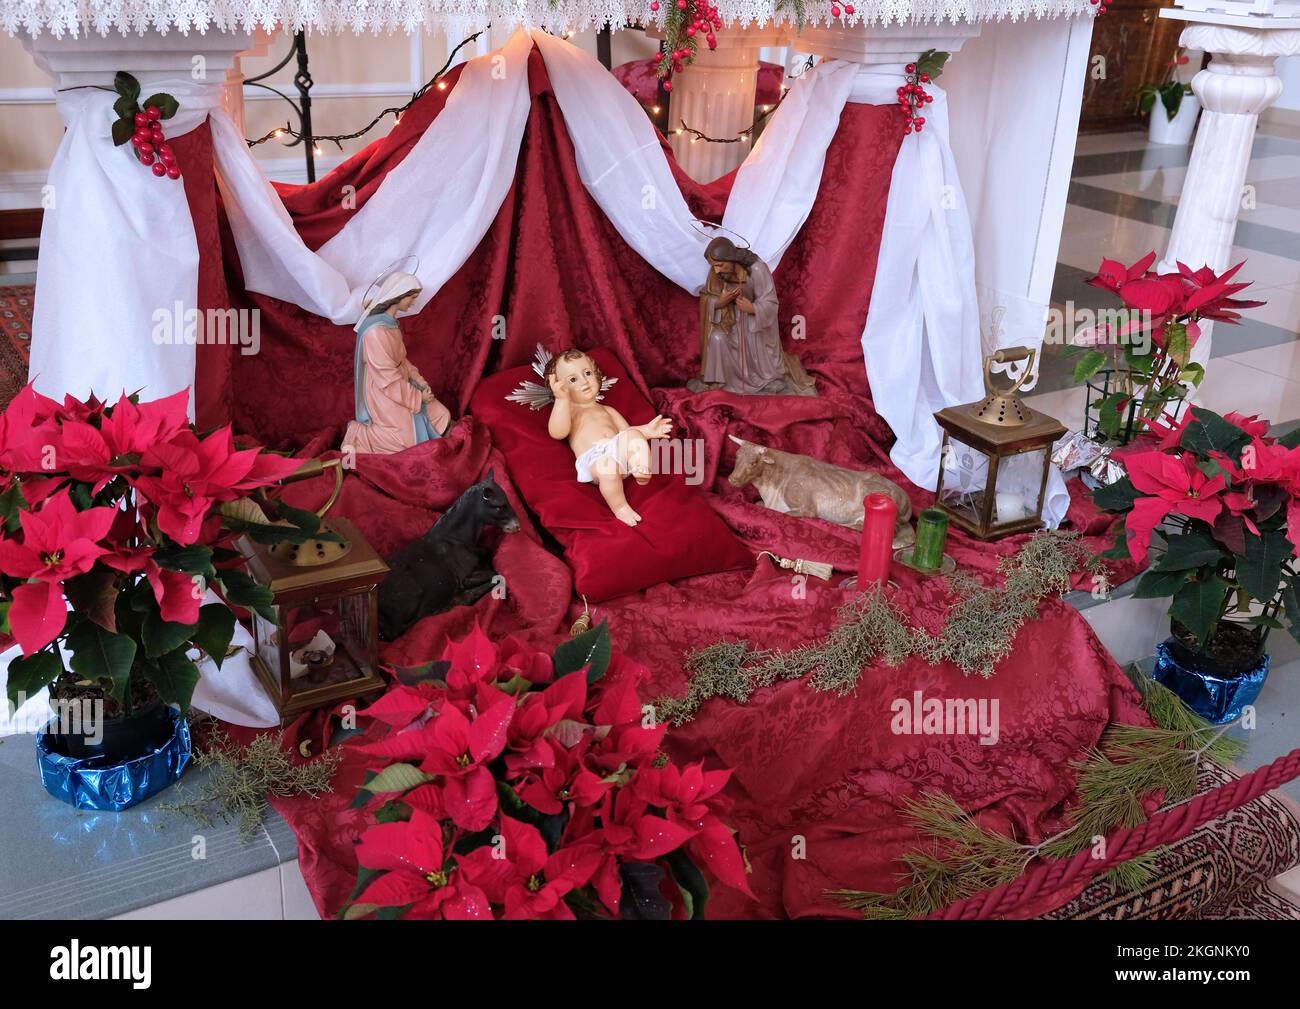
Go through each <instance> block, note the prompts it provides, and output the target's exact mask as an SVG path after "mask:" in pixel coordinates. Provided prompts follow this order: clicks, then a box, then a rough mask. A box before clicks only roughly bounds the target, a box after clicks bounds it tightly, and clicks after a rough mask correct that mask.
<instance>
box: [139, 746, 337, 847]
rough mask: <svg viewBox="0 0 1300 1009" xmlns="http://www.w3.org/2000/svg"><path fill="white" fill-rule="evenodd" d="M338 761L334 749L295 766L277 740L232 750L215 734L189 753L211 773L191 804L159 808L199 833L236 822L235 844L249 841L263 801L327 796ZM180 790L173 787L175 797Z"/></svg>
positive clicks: (263, 811) (258, 825)
mask: <svg viewBox="0 0 1300 1009" xmlns="http://www.w3.org/2000/svg"><path fill="white" fill-rule="evenodd" d="M339 760H340V755H339V751H338V749H337V748H335V749H332V750H327V751H325V752H324V753H322V754H321V755H320V756H319V757H317V758H315V759H314V760H309V761H308V762H307V763H305V764H296V763H294V762H293V760H292V759H291V758H290V757H289V754H288V753H286V752H285V751H284V749H283V748H282V745H281V736H280V735H277V734H272V733H269V732H265V733H262V734H261V735H259V736H257V737H255V738H254V739H253V740H252V742H249V743H243V744H236V743H235V742H234V741H233V740H231V738H230V737H229V736H228V735H227V734H226V733H225V732H222V731H220V730H217V731H214V732H213V733H212V734H211V736H210V737H209V739H208V742H207V743H206V744H205V745H204V746H203V747H202V748H201V749H196V750H195V751H194V766H195V767H198V768H212V769H213V773H212V774H211V775H210V776H209V777H208V778H207V780H205V781H204V782H203V784H202V785H201V786H199V789H198V792H197V794H196V795H194V796H193V797H192V798H182V799H181V801H179V802H168V803H163V804H162V805H161V806H160V808H161V809H164V810H167V811H168V812H173V813H180V814H181V815H183V816H187V817H189V818H190V819H191V820H193V821H194V822H195V823H197V824H199V825H200V826H202V827H211V826H214V825H215V824H216V823H217V822H218V821H219V822H222V823H227V822H229V821H231V820H235V819H237V820H238V821H239V839H240V840H241V841H249V840H251V839H252V838H253V836H254V835H255V834H256V833H257V831H258V830H259V829H261V826H262V824H263V823H264V822H265V820H266V810H267V806H268V801H267V799H268V796H271V795H274V796H280V797H288V796H291V795H310V796H312V797H313V798H315V797H317V796H321V795H325V794H326V793H329V792H332V791H333V790H334V788H333V785H332V784H331V782H332V781H333V779H334V775H335V773H336V772H337V771H338V768H339ZM183 787H184V786H177V789H178V791H181V790H182V789H183Z"/></svg>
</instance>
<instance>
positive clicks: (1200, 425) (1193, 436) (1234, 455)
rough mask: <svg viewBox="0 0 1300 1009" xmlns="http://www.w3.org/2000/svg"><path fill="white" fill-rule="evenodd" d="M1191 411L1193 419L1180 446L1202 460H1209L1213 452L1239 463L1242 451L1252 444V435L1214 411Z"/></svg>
mask: <svg viewBox="0 0 1300 1009" xmlns="http://www.w3.org/2000/svg"><path fill="white" fill-rule="evenodd" d="M1191 411H1192V419H1191V420H1190V421H1188V424H1187V427H1185V428H1184V429H1183V436H1182V438H1180V439H1179V442H1178V444H1179V445H1180V446H1182V447H1183V448H1184V449H1186V450H1187V451H1189V452H1192V453H1194V454H1196V455H1198V456H1200V457H1201V458H1202V459H1205V458H1208V457H1209V455H1210V453H1211V452H1222V453H1224V455H1226V456H1227V457H1228V458H1229V459H1231V460H1232V461H1233V462H1239V461H1240V460H1241V450H1242V449H1243V448H1245V447H1246V445H1248V444H1249V443H1250V435H1248V434H1247V433H1246V432H1245V431H1243V430H1242V429H1241V428H1239V427H1237V425H1236V424H1230V423H1229V422H1228V421H1226V420H1224V419H1223V418H1222V417H1220V416H1219V415H1218V414H1217V413H1215V412H1214V411H1213V410H1207V409H1205V407H1203V406H1194V407H1191Z"/></svg>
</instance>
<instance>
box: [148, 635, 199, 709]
mask: <svg viewBox="0 0 1300 1009" xmlns="http://www.w3.org/2000/svg"><path fill="white" fill-rule="evenodd" d="M185 652H186V648H185V647H184V646H182V647H180V648H177V649H175V650H173V651H170V652H168V653H167V654H166V655H160V656H158V658H157V660H156V661H154V662H152V663H147V664H146V665H145V667H144V668H145V672H146V675H147V676H148V677H149V679H150V680H152V681H153V685H154V686H155V687H157V688H158V696H159V697H161V698H162V700H163V703H164V704H179V705H180V708H181V710H182V711H188V710H189V707H190V700H191V699H192V698H193V697H194V688H195V687H197V686H198V685H199V667H198V666H196V665H195V664H194V662H193V660H192V659H190V657H189V656H188V655H186V654H185Z"/></svg>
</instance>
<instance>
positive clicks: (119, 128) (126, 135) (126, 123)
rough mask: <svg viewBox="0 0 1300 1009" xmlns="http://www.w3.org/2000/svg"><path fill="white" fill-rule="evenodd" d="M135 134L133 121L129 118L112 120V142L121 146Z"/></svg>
mask: <svg viewBox="0 0 1300 1009" xmlns="http://www.w3.org/2000/svg"><path fill="white" fill-rule="evenodd" d="M133 136H135V123H134V122H133V121H132V120H130V119H114V120H113V144H114V145H115V146H117V147H121V146H122V145H123V144H125V143H127V142H128V141H130V139H131V138H132V137H133Z"/></svg>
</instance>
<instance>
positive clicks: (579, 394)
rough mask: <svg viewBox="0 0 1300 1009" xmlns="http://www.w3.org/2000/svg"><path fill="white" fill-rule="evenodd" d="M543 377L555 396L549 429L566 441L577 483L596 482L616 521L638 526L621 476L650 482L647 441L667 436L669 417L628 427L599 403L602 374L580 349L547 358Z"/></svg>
mask: <svg viewBox="0 0 1300 1009" xmlns="http://www.w3.org/2000/svg"><path fill="white" fill-rule="evenodd" d="M542 377H543V378H544V379H545V380H546V382H547V384H548V385H550V387H551V392H552V394H553V395H554V396H555V405H554V406H553V407H552V408H551V419H550V422H549V423H548V424H547V431H548V432H549V433H550V435H551V437H552V438H555V439H557V440H558V439H560V438H568V439H569V447H570V448H571V449H573V454H574V456H575V457H576V459H577V462H576V463H575V464H574V465H575V467H576V468H577V471H578V482H579V483H593V482H594V483H595V484H596V485H597V486H598V487H599V488H600V493H601V496H602V497H603V498H604V499H605V503H606V504H608V505H609V507H610V510H611V511H612V512H613V513H614V515H615V516H616V517H617V518H618V519H619V521H621V522H625V523H627V524H628V525H630V526H634V525H636V524H637V523H638V522H640V521H641V516H640V515H638V514H637V513H636V512H635V511H634V510H633V509H632V506H631V505H629V504H628V503H627V498H626V497H624V496H623V478H624V477H626V476H632V477H635V479H636V482H637V483H639V484H647V483H649V482H650V439H651V438H667V437H668V436H669V434H670V433H671V432H672V429H673V423H672V421H670V420H669V419H668V418H667V417H662V416H659V417H655V419H654V420H652V421H650V423H648V424H642V425H640V426H639V427H632V426H631V425H630V424H629V423H628V422H627V421H626V420H624V419H623V415H622V414H620V413H619V412H618V411H617V410H615V409H614V408H613V407H609V406H605V405H603V404H601V403H598V402H597V399H598V398H599V397H600V389H601V382H602V381H603V379H604V376H603V375H602V374H601V372H600V368H598V367H597V366H596V362H595V361H593V360H592V359H591V358H590V357H588V356H587V355H586V353H584V352H583V351H581V350H576V349H571V350H566V351H564V352H562V353H560V354H557V355H556V356H555V357H553V358H551V360H550V361H549V362H548V363H547V365H546V370H545V372H544V373H543V376H542Z"/></svg>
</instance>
